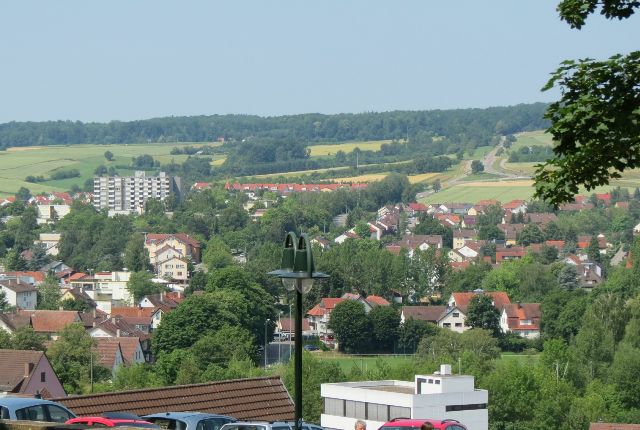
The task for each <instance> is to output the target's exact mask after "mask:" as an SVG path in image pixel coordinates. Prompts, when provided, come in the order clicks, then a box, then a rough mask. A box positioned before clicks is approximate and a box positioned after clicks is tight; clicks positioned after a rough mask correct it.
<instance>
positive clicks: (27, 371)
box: [24, 363, 33, 378]
mask: <svg viewBox="0 0 640 430" xmlns="http://www.w3.org/2000/svg"><path fill="white" fill-rule="evenodd" d="M31 372H33V363H24V377H25V378H28V377H29V375H31Z"/></svg>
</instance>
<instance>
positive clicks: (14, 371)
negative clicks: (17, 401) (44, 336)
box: [0, 349, 44, 392]
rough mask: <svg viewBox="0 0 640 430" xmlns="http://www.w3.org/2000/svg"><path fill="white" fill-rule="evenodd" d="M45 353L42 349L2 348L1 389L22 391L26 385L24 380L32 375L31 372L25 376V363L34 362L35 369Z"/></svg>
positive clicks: (0, 355) (0, 351)
mask: <svg viewBox="0 0 640 430" xmlns="http://www.w3.org/2000/svg"><path fill="white" fill-rule="evenodd" d="M43 354H44V353H43V352H42V351H23V350H13V349H0V363H2V366H0V390H1V391H9V392H21V388H22V389H24V388H25V387H24V385H26V384H23V381H24V380H25V379H29V377H31V374H29V376H28V377H25V374H24V373H25V364H32V365H33V368H34V369H35V367H36V366H37V365H38V363H39V362H40V360H41V359H42V356H43ZM31 373H33V372H31Z"/></svg>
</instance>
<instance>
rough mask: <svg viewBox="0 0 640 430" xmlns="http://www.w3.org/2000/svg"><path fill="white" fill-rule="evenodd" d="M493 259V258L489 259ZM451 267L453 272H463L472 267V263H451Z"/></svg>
mask: <svg viewBox="0 0 640 430" xmlns="http://www.w3.org/2000/svg"><path fill="white" fill-rule="evenodd" d="M489 258H491V257H489ZM449 266H451V268H452V269H453V270H462V269H466V268H467V267H469V266H471V262H470V261H460V262H458V261H451V262H450V263H449Z"/></svg>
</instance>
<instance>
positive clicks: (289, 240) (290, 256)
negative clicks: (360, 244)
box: [269, 232, 329, 430]
mask: <svg viewBox="0 0 640 430" xmlns="http://www.w3.org/2000/svg"><path fill="white" fill-rule="evenodd" d="M269 275H275V276H277V277H278V278H280V279H282V284H283V285H284V287H285V288H286V289H287V290H288V291H294V290H295V292H296V325H295V332H294V336H295V338H294V342H295V344H294V352H295V362H294V365H295V366H294V368H295V384H294V391H295V398H294V403H295V420H296V421H295V430H302V294H303V293H308V292H309V291H310V290H311V287H312V286H313V280H314V279H319V278H328V277H329V275H326V274H324V273H321V272H316V271H315V265H314V263H313V254H312V252H311V244H310V243H309V239H308V238H307V235H306V234H301V235H300V238H297V237H296V235H295V233H293V232H289V233H287V236H286V237H285V239H284V248H283V250H282V263H281V264H280V269H279V270H274V271H273V272H269Z"/></svg>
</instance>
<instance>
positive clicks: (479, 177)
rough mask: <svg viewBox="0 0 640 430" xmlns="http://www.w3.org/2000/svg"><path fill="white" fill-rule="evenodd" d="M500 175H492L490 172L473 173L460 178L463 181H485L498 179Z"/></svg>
mask: <svg viewBox="0 0 640 430" xmlns="http://www.w3.org/2000/svg"><path fill="white" fill-rule="evenodd" d="M499 177H500V176H499V175H494V174H492V173H485V172H482V173H473V174H471V175H469V176H465V177H464V178H462V180H463V181H466V182H469V181H487V180H489V181H490V180H495V179H498V178H499Z"/></svg>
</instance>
